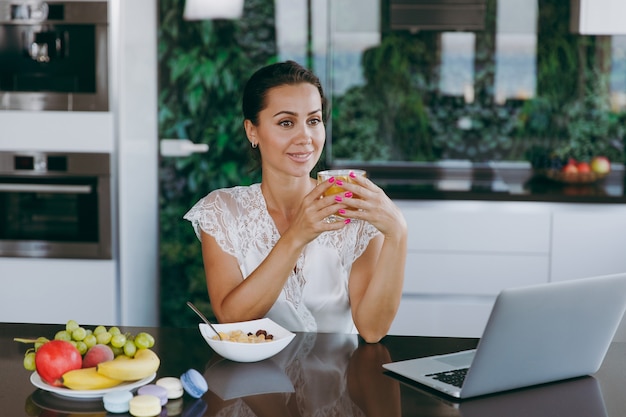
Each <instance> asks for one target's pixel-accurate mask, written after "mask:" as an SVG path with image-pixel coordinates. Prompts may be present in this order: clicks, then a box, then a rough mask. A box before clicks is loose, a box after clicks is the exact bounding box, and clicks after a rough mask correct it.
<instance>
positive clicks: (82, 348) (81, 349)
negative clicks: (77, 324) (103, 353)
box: [76, 340, 89, 355]
mask: <svg viewBox="0 0 626 417" xmlns="http://www.w3.org/2000/svg"><path fill="white" fill-rule="evenodd" d="M76 349H78V351H79V352H80V354H81V355H84V354H85V353H87V349H89V348H88V347H87V344H86V343H85V342H83V341H82V340H80V341H78V342H76Z"/></svg>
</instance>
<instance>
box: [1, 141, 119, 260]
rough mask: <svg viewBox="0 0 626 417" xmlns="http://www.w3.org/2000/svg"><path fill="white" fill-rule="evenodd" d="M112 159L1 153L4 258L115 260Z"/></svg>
mask: <svg viewBox="0 0 626 417" xmlns="http://www.w3.org/2000/svg"><path fill="white" fill-rule="evenodd" d="M110 172H111V170H110V158H109V154H106V153H55V152H48V153H44V152H0V257H3V256H4V257H38V258H83V259H85V258H88V259H89V258H90V259H111V258H112V250H111V206H110V204H111V186H110Z"/></svg>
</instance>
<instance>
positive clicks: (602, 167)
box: [591, 156, 611, 174]
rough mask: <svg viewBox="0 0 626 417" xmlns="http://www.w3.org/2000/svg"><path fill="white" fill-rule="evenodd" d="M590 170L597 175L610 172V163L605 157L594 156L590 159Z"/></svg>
mask: <svg viewBox="0 0 626 417" xmlns="http://www.w3.org/2000/svg"><path fill="white" fill-rule="evenodd" d="M591 170H592V171H593V172H595V173H598V174H608V173H609V172H611V162H610V161H609V158H607V157H606V156H594V157H593V158H592V159H591Z"/></svg>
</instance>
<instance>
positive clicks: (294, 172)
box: [245, 83, 326, 177]
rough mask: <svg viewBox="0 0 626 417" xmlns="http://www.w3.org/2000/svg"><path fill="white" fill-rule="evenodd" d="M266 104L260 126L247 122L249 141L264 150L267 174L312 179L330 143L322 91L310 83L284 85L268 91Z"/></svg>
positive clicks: (260, 116) (264, 167) (263, 155)
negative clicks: (324, 148)
mask: <svg viewBox="0 0 626 417" xmlns="http://www.w3.org/2000/svg"><path fill="white" fill-rule="evenodd" d="M266 101H267V107H266V108H265V109H263V110H262V111H261V112H260V113H259V119H258V120H259V121H258V125H256V126H255V125H253V124H252V122H250V121H249V120H246V121H245V127H246V133H247V135H248V140H250V142H251V143H256V144H258V146H259V150H260V151H261V163H262V167H263V172H264V173H266V172H277V173H283V174H287V175H291V176H296V177H302V176H307V177H308V176H309V175H310V172H311V170H313V168H314V167H315V164H316V163H317V161H318V160H319V158H320V155H321V153H322V149H323V147H324V142H325V140H326V129H325V127H324V123H323V121H322V99H321V97H320V93H319V91H318V90H317V88H316V87H315V86H314V85H312V84H308V83H301V84H296V85H284V86H280V87H274V88H272V89H270V90H268V93H267V97H266Z"/></svg>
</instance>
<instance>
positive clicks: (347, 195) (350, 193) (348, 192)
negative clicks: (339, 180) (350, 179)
mask: <svg viewBox="0 0 626 417" xmlns="http://www.w3.org/2000/svg"><path fill="white" fill-rule="evenodd" d="M344 197H346V198H351V197H352V191H346V193H345V194H344Z"/></svg>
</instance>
